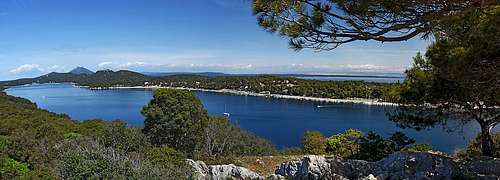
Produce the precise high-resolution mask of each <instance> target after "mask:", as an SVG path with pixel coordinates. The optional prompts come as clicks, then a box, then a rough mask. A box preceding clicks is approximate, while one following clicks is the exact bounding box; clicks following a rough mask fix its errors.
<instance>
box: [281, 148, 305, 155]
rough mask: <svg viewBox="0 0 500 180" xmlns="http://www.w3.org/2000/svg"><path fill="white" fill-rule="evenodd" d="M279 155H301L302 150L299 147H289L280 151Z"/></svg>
mask: <svg viewBox="0 0 500 180" xmlns="http://www.w3.org/2000/svg"><path fill="white" fill-rule="evenodd" d="M280 154H281V155H284V156H294V155H303V154H304V149H302V148H299V147H289V148H284V149H282V150H280Z"/></svg>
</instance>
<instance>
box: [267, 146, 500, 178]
mask: <svg viewBox="0 0 500 180" xmlns="http://www.w3.org/2000/svg"><path fill="white" fill-rule="evenodd" d="M275 173H276V175H281V176H283V177H285V179H298V180H302V179H364V180H375V179H379V180H386V179H388V180H393V179H394V180H396V179H415V180H416V179H455V178H457V177H466V178H471V179H499V177H500V159H493V158H490V159H482V160H476V161H470V162H459V161H454V160H453V159H452V158H451V157H447V156H444V155H441V154H436V153H428V152H397V153H394V154H391V155H390V156H389V157H387V158H384V159H382V160H380V161H377V162H367V161H362V160H344V159H341V158H337V157H328V158H327V157H324V156H305V157H304V158H303V159H302V160H301V161H290V162H285V163H282V164H281V165H280V166H278V167H277V169H276V172H275Z"/></svg>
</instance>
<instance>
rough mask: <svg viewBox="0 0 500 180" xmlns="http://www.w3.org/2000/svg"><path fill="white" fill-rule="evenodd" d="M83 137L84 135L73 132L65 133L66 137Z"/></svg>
mask: <svg viewBox="0 0 500 180" xmlns="http://www.w3.org/2000/svg"><path fill="white" fill-rule="evenodd" d="M81 137H83V135H81V134H78V133H73V132H72V133H66V134H64V139H78V138H81Z"/></svg>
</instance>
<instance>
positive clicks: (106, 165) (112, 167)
mask: <svg viewBox="0 0 500 180" xmlns="http://www.w3.org/2000/svg"><path fill="white" fill-rule="evenodd" d="M57 149H58V158H57V163H56V174H57V175H58V176H59V178H62V179H179V178H181V177H179V176H175V175H176V173H173V172H172V171H171V170H169V169H164V168H162V167H158V166H155V165H153V164H152V163H150V162H149V161H147V160H146V159H145V158H143V157H142V156H141V155H140V154H137V153H125V152H123V151H121V150H115V149H114V148H113V147H106V146H104V145H102V144H100V143H99V142H98V141H95V140H92V139H79V140H71V141H65V142H63V143H61V144H59V145H58V146H57Z"/></svg>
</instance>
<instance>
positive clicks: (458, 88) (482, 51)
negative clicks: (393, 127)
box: [395, 6, 500, 156]
mask: <svg viewBox="0 0 500 180" xmlns="http://www.w3.org/2000/svg"><path fill="white" fill-rule="evenodd" d="M449 21H450V22H452V23H450V24H449V26H446V27H445V26H443V27H441V28H442V32H445V33H443V34H440V35H438V36H436V37H437V40H436V42H434V43H433V44H432V45H431V46H429V48H428V50H427V52H426V54H425V57H422V56H421V55H420V54H417V56H416V57H415V58H414V66H413V67H412V68H410V69H409V70H408V71H407V75H408V76H407V79H406V81H405V82H404V84H403V88H402V98H403V100H404V101H405V102H406V103H410V104H415V105H417V106H416V107H412V108H413V109H419V110H418V111H413V112H411V113H406V114H405V115H402V114H399V115H398V117H397V118H395V120H397V121H398V122H400V123H402V124H403V125H404V126H413V127H415V126H418V127H425V126H429V125H433V124H434V123H435V122H440V121H443V120H444V121H446V120H451V119H455V120H461V121H463V122H468V121H476V122H477V123H478V124H479V125H480V126H481V133H482V135H481V138H482V150H483V155H488V156H491V155H492V154H493V149H492V147H493V141H492V139H491V130H492V129H493V128H494V127H495V126H496V125H497V124H499V123H500V108H499V107H500V91H499V89H500V51H499V49H500V6H489V7H486V8H482V9H475V10H470V11H468V12H466V13H464V14H463V15H461V16H455V17H453V18H450V19H449ZM427 103H430V104H432V106H429V105H428V104H427ZM424 111H426V112H427V113H425V112H424ZM407 112H408V111H407ZM398 119H399V120H398Z"/></svg>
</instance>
